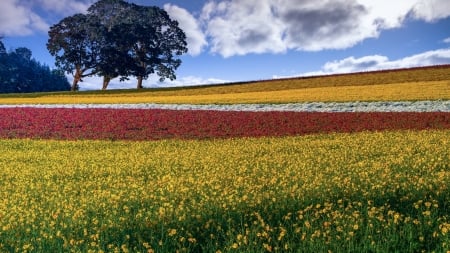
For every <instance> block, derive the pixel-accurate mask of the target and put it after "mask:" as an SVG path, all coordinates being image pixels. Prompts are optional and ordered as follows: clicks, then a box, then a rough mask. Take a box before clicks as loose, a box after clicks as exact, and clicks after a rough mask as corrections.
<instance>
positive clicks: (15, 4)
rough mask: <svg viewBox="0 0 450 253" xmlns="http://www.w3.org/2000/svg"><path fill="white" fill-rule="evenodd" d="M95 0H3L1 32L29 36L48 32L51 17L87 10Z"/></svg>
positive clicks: (0, 20)
mask: <svg viewBox="0 0 450 253" xmlns="http://www.w3.org/2000/svg"><path fill="white" fill-rule="evenodd" d="M92 2H93V0H84V1H73V0H36V1H25V0H2V4H1V5H2V6H1V8H0V34H1V35H6V36H27V35H32V34H34V33H36V32H43V33H46V32H47V31H48V28H49V26H50V25H49V24H48V21H49V20H46V19H49V17H52V18H54V17H58V18H59V17H63V16H67V15H72V14H74V13H79V12H84V11H86V10H87V8H88V7H89V5H90V4H91V3H92Z"/></svg>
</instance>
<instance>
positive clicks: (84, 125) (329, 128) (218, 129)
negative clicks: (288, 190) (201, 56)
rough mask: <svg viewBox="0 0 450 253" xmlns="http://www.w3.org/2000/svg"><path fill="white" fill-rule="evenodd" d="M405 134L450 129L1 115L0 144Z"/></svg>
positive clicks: (438, 124)
mask: <svg viewBox="0 0 450 253" xmlns="http://www.w3.org/2000/svg"><path fill="white" fill-rule="evenodd" d="M405 129H411V130H424V129H450V113H447V112H340V113H326V112H276V111H271V112H244V111H208V110H140V109H120V110H117V109H104V108H103V109H99V108H89V109H77V108H70V109H69V108H58V109H49V108H2V109H0V138H39V139H122V140H158V139H208V138H236V137H262V136H295V135H305V134H315V133H331V132H361V131H384V130H405Z"/></svg>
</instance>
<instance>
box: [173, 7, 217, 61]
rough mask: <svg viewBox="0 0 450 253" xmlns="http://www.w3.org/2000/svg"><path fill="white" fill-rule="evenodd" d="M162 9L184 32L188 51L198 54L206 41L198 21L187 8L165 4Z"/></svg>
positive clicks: (191, 53)
mask: <svg viewBox="0 0 450 253" xmlns="http://www.w3.org/2000/svg"><path fill="white" fill-rule="evenodd" d="M164 10H165V11H166V12H167V13H168V14H169V15H170V17H171V18H173V19H175V20H177V21H178V23H179V26H180V28H181V29H183V31H184V32H185V33H186V40H187V43H188V49H189V51H188V53H189V54H190V55H199V54H200V53H201V52H202V51H203V48H204V47H205V46H206V45H207V44H208V43H207V41H206V37H205V34H204V33H203V31H202V30H201V28H200V24H199V23H198V21H197V20H196V19H195V18H194V16H192V14H190V13H189V12H188V11H187V10H185V9H183V8H180V7H178V6H176V5H172V4H165V5H164Z"/></svg>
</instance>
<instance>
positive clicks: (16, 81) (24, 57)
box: [0, 37, 70, 93]
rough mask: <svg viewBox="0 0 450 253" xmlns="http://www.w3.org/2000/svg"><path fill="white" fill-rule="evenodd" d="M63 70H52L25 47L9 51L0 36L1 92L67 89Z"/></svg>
mask: <svg viewBox="0 0 450 253" xmlns="http://www.w3.org/2000/svg"><path fill="white" fill-rule="evenodd" d="M69 89H70V84H69V82H68V81H67V78H66V76H65V75H64V72H63V71H60V70H51V69H50V68H49V67H48V66H46V65H42V64H41V63H39V62H37V61H36V60H34V59H33V58H32V52H31V50H30V49H28V48H25V47H20V48H17V49H15V50H13V51H11V52H7V51H6V49H5V46H4V44H3V42H2V41H1V37H0V93H23V92H41V91H67V90H69Z"/></svg>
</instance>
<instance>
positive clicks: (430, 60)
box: [274, 48, 450, 78]
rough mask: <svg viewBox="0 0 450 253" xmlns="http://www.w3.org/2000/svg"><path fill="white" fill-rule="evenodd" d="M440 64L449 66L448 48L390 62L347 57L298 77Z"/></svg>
mask: <svg viewBox="0 0 450 253" xmlns="http://www.w3.org/2000/svg"><path fill="white" fill-rule="evenodd" d="M441 64H450V48H447V49H438V50H432V51H427V52H423V53H420V54H416V55H412V56H408V57H405V58H401V59H398V60H390V59H389V58H388V57H387V56H382V55H370V56H364V57H360V58H355V57H348V58H345V59H341V60H337V61H331V62H327V63H325V64H324V65H323V67H322V69H321V70H319V71H314V72H308V73H302V74H300V76H313V75H327V74H337V73H351V72H360V71H372V70H384V69H398V68H412V67H420V66H427V65H441ZM274 78H279V76H275V77H274Z"/></svg>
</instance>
